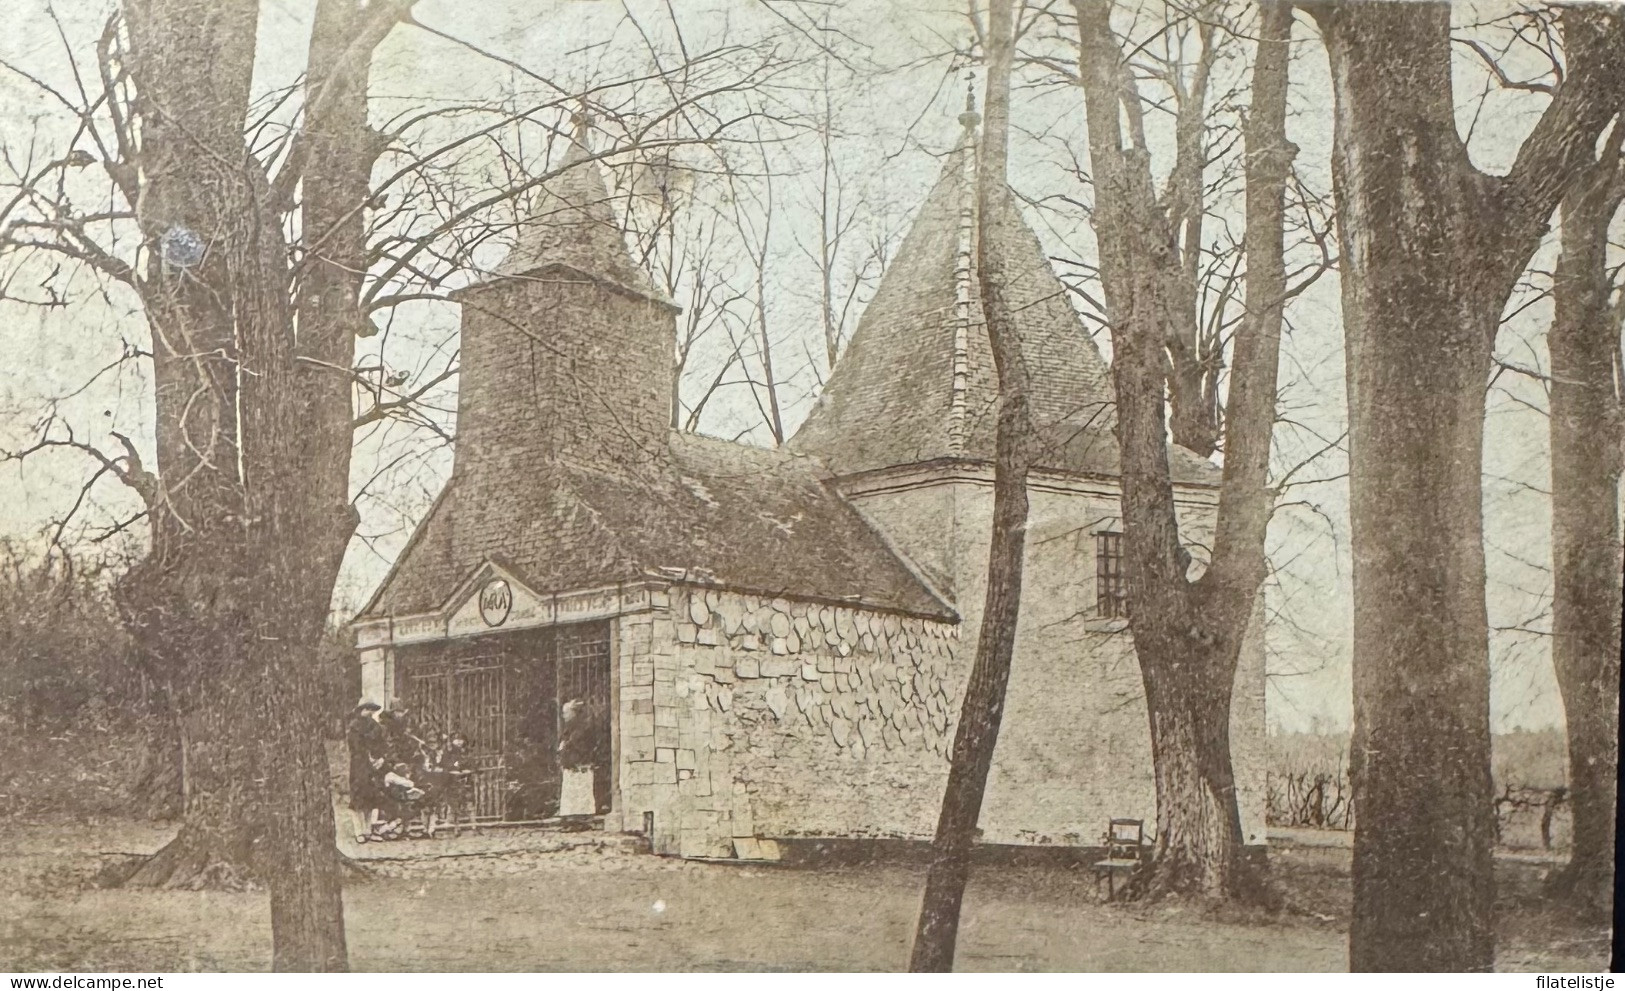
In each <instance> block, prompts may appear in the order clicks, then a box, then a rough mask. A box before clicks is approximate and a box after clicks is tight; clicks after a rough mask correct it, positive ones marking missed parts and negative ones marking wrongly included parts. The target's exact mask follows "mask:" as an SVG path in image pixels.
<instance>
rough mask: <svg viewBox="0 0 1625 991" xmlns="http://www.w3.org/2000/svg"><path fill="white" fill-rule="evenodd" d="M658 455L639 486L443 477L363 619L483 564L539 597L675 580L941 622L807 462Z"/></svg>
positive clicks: (543, 467) (440, 589) (609, 480)
mask: <svg viewBox="0 0 1625 991" xmlns="http://www.w3.org/2000/svg"><path fill="white" fill-rule="evenodd" d="M671 445H672V455H673V463H674V465H675V472H674V473H673V474H672V475H670V476H665V475H655V476H653V477H647V478H643V479H638V480H633V479H628V478H627V477H626V476H625V475H621V474H611V473H604V472H597V471H592V470H590V469H586V468H583V467H580V466H576V465H568V464H564V463H560V462H547V463H545V464H537V465H534V466H532V468H533V470H532V471H530V472H527V474H528V476H529V477H528V479H527V480H526V484H520V485H511V484H510V485H505V486H503V490H502V491H501V492H500V493H497V492H491V491H486V490H487V489H488V488H489V486H488V485H486V484H482V482H483V481H484V479H483V478H482V474H483V473H481V472H477V471H475V472H469V473H462V474H460V473H458V472H453V476H452V479H451V481H450V482H448V483H447V487H446V490H445V491H444V492H442V493H441V496H440V499H439V501H437V502H436V504H435V507H434V509H433V510H432V511H431V512H430V514H429V517H428V519H426V520H425V521H424V522H423V524H422V525H421V526H420V527H419V528H418V531H417V532H416V533H415V534H414V535H413V538H412V541H411V542H410V543H409V544H408V545H407V548H406V550H405V551H404V552H403V553H402V555H401V557H400V560H399V561H397V563H396V566H395V569H394V570H393V571H392V572H391V573H390V576H389V577H388V578H387V579H386V580H385V582H384V586H383V588H382V589H381V591H380V592H379V593H378V595H377V596H376V597H375V598H374V600H373V601H372V602H371V603H369V604H368V606H367V608H366V609H365V610H364V611H363V614H362V616H363V618H368V617H378V616H387V615H409V614H413V613H421V612H427V611H430V610H433V609H436V608H439V607H440V606H441V605H443V604H445V600H446V598H447V596H449V595H450V594H451V593H452V591H453V590H454V589H455V588H456V587H457V586H458V585H459V584H460V583H462V582H463V581H464V580H465V579H466V578H467V577H468V576H469V574H470V573H472V572H473V571H474V569H476V568H478V567H480V566H481V565H482V564H483V563H484V562H485V561H486V560H494V561H496V562H497V563H499V564H501V565H502V566H503V567H504V568H507V569H509V570H510V571H512V572H513V573H514V574H515V576H516V577H518V578H519V579H520V580H521V581H523V582H524V583H525V584H526V585H528V586H529V587H531V588H532V589H534V590H536V591H538V592H542V593H548V592H563V591H569V590H572V589H582V588H592V587H597V586H602V585H607V584H613V583H616V582H621V581H637V580H641V579H644V578H646V577H664V578H683V577H685V576H686V577H687V578H689V579H693V580H698V581H710V582H716V583H717V584H721V585H724V586H727V587H729V588H734V589H738V590H742V591H747V592H753V593H757V594H761V595H769V596H776V595H785V596H790V597H800V598H813V599H822V600H827V601H844V602H850V603H852V604H854V605H864V606H869V607H874V608H882V609H891V610H896V611H900V612H906V613H912V614H916V615H923V616H931V617H936V618H940V619H952V618H954V613H953V611H952V609H950V608H949V607H948V606H947V605H946V604H944V603H943V602H942V601H941V600H940V599H939V598H937V597H936V596H935V595H934V594H933V593H932V592H930V591H929V590H928V589H927V588H926V587H925V586H924V585H923V584H922V583H921V581H920V579H919V578H917V577H916V576H915V575H914V574H913V573H912V572H910V571H909V570H908V568H907V567H905V566H904V565H903V563H902V561H901V560H900V559H899V558H898V557H897V556H896V555H895V554H893V553H892V551H891V550H890V549H889V548H888V547H887V545H886V543H885V541H884V540H883V539H882V538H881V537H880V535H879V534H877V533H876V532H875V531H874V530H872V529H871V528H870V527H869V525H868V524H867V523H866V522H865V521H864V519H863V518H862V517H861V516H859V515H858V513H857V512H856V510H854V509H853V508H852V507H851V506H850V505H849V504H848V503H846V501H845V500H843V499H842V498H841V497H840V496H839V495H838V494H837V493H836V491H835V489H834V487H833V486H832V485H831V482H830V476H829V474H828V472H827V471H826V470H825V469H824V468H823V466H822V465H820V464H819V463H818V462H817V461H816V460H815V459H812V458H808V457H805V456H798V455H794V454H791V453H788V452H785V451H772V450H765V449H761V448H755V447H748V446H746V445H743V444H735V443H731V442H728V441H720V440H715V439H712V438H708V437H700V436H696V435H694V434H684V433H678V432H673V434H672V435H671ZM679 573H682V574H679Z"/></svg>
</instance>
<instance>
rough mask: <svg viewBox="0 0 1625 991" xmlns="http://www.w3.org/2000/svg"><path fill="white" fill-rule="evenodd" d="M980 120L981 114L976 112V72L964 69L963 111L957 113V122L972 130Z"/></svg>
mask: <svg viewBox="0 0 1625 991" xmlns="http://www.w3.org/2000/svg"><path fill="white" fill-rule="evenodd" d="M981 122H982V115H981V114H979V113H977V112H976V73H975V71H973V70H971V69H966V70H965V112H964V113H962V114H960V115H959V123H960V125H961V126H962V127H964V128H965V129H966V130H967V131H968V130H972V129H974V128H975V127H976V125H978V124H980V123H981Z"/></svg>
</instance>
